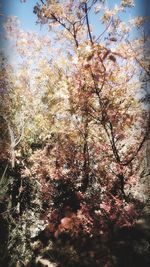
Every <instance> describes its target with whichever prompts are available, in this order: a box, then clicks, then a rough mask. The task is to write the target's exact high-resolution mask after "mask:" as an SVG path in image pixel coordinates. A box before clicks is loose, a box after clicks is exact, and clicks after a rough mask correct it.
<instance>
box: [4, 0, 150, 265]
mask: <svg viewBox="0 0 150 267" xmlns="http://www.w3.org/2000/svg"><path fill="white" fill-rule="evenodd" d="M23 2H24V1H23ZM133 7H134V1H120V3H119V4H118V5H111V6H107V4H106V3H105V1H70V0H68V1H55V0H53V1H45V2H44V1H39V3H37V4H36V6H35V8H34V13H35V14H36V15H37V19H38V23H40V24H42V25H44V24H46V25H48V27H49V31H50V32H51V33H50V37H51V38H49V37H47V36H44V35H43V36H38V34H35V33H32V32H25V31H24V30H23V29H21V26H20V25H19V21H18V20H17V18H16V17H9V18H7V20H6V23H5V25H4V27H5V31H6V38H7V39H8V40H9V41H10V42H11V44H13V46H14V47H15V51H16V55H17V60H18V66H17V67H13V66H11V64H7V61H6V60H4V59H3V60H2V70H1V77H2V78H1V80H2V81H1V85H2V96H1V102H2V115H1V120H2V123H3V124H2V127H3V128H4V129H5V132H6V133H7V135H8V137H7V135H6V139H4V137H2V141H4V144H5V147H6V148H4V150H2V151H0V153H1V154H2V155H3V154H4V156H3V157H4V158H7V163H8V170H6V171H5V167H4V168H2V178H3V179H2V180H1V183H3V181H4V180H5V179H4V178H6V177H7V176H8V179H10V181H11V182H10V183H9V182H8V184H9V185H8V186H7V187H6V188H8V189H7V190H8V192H7V194H8V198H9V201H8V202H9V203H10V204H9V205H8V206H10V208H11V209H10V212H9V208H8V207H5V209H6V210H5V213H4V214H5V215H4V216H3V215H2V217H3V218H4V219H5V220H8V219H9V218H11V220H10V223H9V226H8V228H7V230H8V232H9V239H8V252H9V254H10V255H11V261H10V266H38V262H42V260H44V259H45V257H46V259H47V261H48V260H49V261H51V262H55V263H56V262H60V264H61V266H75V265H77V264H78V265H79V266H105V267H106V266H119V263H118V262H119V261H118V258H117V257H118V256H117V252H116V251H113V249H112V247H111V246H112V244H114V243H115V241H114V240H115V238H116V233H118V231H119V230H120V229H128V231H130V229H132V227H134V225H135V223H136V220H137V219H138V217H139V216H140V214H141V212H142V209H143V208H144V205H145V204H146V203H147V201H148V197H149V196H148V195H147V192H146V189H145V188H143V189H142V187H141V173H142V171H141V168H139V165H140V161H141V159H142V157H143V146H144V143H145V141H146V139H147V133H148V115H149V114H148V108H147V106H145V105H144V104H143V103H142V101H140V99H141V98H142V97H145V88H146V85H147V83H148V78H147V77H149V63H148V61H147V60H145V55H147V54H148V44H149V37H148V36H146V34H145V32H144V34H143V33H142V31H143V24H144V22H145V18H143V17H136V18H134V19H131V20H129V21H126V22H125V21H123V20H122V18H123V15H122V14H124V13H125V12H128V9H129V8H133ZM94 15H95V18H96V19H100V22H99V23H101V25H102V26H101V27H102V32H101V33H100V34H97V32H96V30H95V29H94V26H95V25H90V21H92V16H94ZM133 29H134V30H135V29H136V30H137V32H136V34H135V38H133V37H132V34H133ZM139 32H140V34H139ZM58 55H59V56H58ZM8 106H9V107H10V108H9V109H8V108H7V107H8ZM10 163H11V164H10ZM3 164H4V163H3ZM6 174H7V176H6ZM5 176H6V177H5ZM3 188H5V186H3ZM4 191H5V190H4ZM6 206H7V205H6ZM2 214H3V213H2ZM15 224H16V225H15ZM144 242H149V241H147V239H146V241H144ZM81 243H82V244H83V245H82V244H81ZM87 244H90V248H89V249H88V248H87ZM144 244H147V243H144ZM117 245H118V243H117ZM117 245H116V243H115V246H117ZM136 245H137V243H136ZM82 246H83V247H82ZM143 246H144V245H143ZM92 247H93V248H92ZM85 250H86V251H85ZM16 251H17V252H16ZM144 251H146V252H144V253H147V254H148V251H147V250H144ZM147 254H146V255H147ZM99 255H100V256H99ZM42 257H44V258H42ZM46 259H45V260H46ZM68 259H69V263H67V262H68ZM15 264H18V265H15ZM48 264H49V266H50V264H51V263H50V262H49V263H48ZM117 264H118V265H117ZM146 264H147V263H146ZM54 265H55V264H54ZM57 266H59V265H57Z"/></svg>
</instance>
